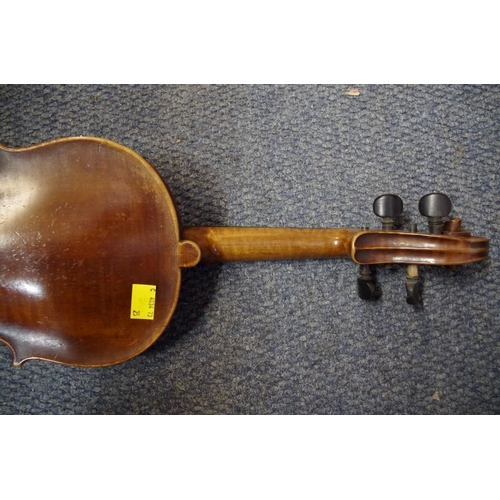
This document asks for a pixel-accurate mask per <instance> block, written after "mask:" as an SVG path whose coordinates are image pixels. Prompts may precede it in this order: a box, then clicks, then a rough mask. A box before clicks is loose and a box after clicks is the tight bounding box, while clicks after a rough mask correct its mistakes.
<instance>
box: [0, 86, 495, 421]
mask: <svg viewBox="0 0 500 500" xmlns="http://www.w3.org/2000/svg"><path fill="white" fill-rule="evenodd" d="M352 87H355V88H356V89H358V91H359V95H349V90H350V89H351V88H352ZM351 94H352V92H351ZM499 120H500V86H378V85H376V86H371V85H334V86H235V85H230V86H132V87H130V86H1V87H0V143H2V144H4V145H7V146H11V147H18V146H28V145H32V144H36V143H39V142H43V141H47V140H50V139H55V138H59V137H66V136H76V135H92V136H98V137H105V138H107V139H111V140H114V141H117V142H119V143H122V144H124V145H126V146H128V147H130V148H132V149H134V150H136V151H137V152H138V153H139V154H141V155H142V156H144V157H145V158H146V159H147V160H148V161H149V162H150V163H152V164H153V165H154V166H155V167H156V168H157V169H158V171H159V172H160V174H161V175H162V176H163V178H164V179H165V181H166V182H167V183H168V184H169V186H170V188H171V191H172V193H173V195H174V197H175V199H176V201H177V204H178V207H179V212H180V215H181V216H182V219H183V222H184V224H185V225H227V226H231V225H235V226H243V225H247V226H276V227H286V226H290V227H338V226H344V227H363V226H370V227H378V226H379V221H378V219H377V218H376V217H375V215H374V214H373V212H372V208H371V205H372V202H373V200H374V198H375V197H376V196H378V195H379V194H382V193H386V192H393V193H395V194H398V195H400V196H401V197H402V198H403V200H404V202H405V218H406V219H407V220H415V221H416V222H417V223H418V224H419V227H420V228H424V226H425V222H424V221H423V220H422V217H421V216H420V215H419V212H418V200H419V199H420V197H421V196H423V195H424V194H426V193H428V192H430V191H433V190H437V191H442V192H445V193H447V194H448V195H449V196H450V197H451V199H452V202H453V206H454V208H453V214H454V215H455V216H459V217H462V218H463V219H464V225H465V226H466V228H467V229H468V230H470V231H472V232H473V233H474V234H477V235H481V236H485V237H489V238H491V251H490V259H488V260H487V261H485V262H483V263H479V264H474V265H470V266H466V267H463V268H461V269H460V270H458V271H450V270H448V269H441V268H433V269H427V270H425V271H424V280H425V281H424V284H425V291H424V304H425V305H424V308H423V309H422V310H415V309H414V308H413V307H411V306H409V305H407V304H406V302H405V291H404V270H403V269H392V268H390V269H389V268H382V269H380V270H379V280H380V282H381V285H382V287H383V296H382V298H381V299H380V300H379V301H378V302H376V303H367V302H363V301H361V300H360V299H359V298H358V296H357V290H356V277H357V272H358V270H357V267H356V265H354V264H353V263H352V262H350V261H348V260H331V261H301V262H296V261H293V262H292V261H286V262H257V263H251V264H249V263H233V264H224V265H214V266H198V267H196V268H193V269H190V270H187V271H186V272H185V273H184V278H183V285H182V290H181V298H180V302H179V305H178V308H177V310H176V313H175V315H174V318H173V320H172V322H171V324H170V325H169V327H168V328H167V330H166V331H165V333H164V334H163V335H162V337H161V338H160V340H159V341H158V342H157V343H156V344H155V345H154V346H153V347H152V348H150V349H149V350H148V351H146V352H145V353H144V354H142V355H141V356H139V357H137V358H135V359H133V360H130V361H128V362H126V363H124V364H121V365H118V366H114V367H109V368H101V369H80V368H71V367H65V366H59V365H55V364H51V363H46V362H39V361H32V362H27V363H26V364H25V365H24V366H23V367H22V368H19V369H18V368H12V367H10V358H11V355H10V351H9V349H8V348H7V347H6V346H3V345H2V344H0V413H2V414H75V413H77V414H497V413H499V412H500V369H499V368H500V321H499V320H500V315H499V308H500V299H499V297H500V295H499V287H500V273H499V270H500V267H499V258H500V254H499V240H498V233H499V227H500V223H499V215H500V214H499V208H500V195H499V181H500V175H499V172H500V121H499Z"/></svg>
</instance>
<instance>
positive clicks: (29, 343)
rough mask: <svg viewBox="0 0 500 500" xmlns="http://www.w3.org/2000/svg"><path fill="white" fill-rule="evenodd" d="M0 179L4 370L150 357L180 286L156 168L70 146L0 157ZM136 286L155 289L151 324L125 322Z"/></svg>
mask: <svg viewBox="0 0 500 500" xmlns="http://www.w3.org/2000/svg"><path fill="white" fill-rule="evenodd" d="M0 177H1V179H2V184H1V189H0V196H1V204H0V336H1V339H2V340H3V341H4V342H5V343H6V344H7V345H9V346H10V347H11V349H12V351H13V355H14V361H13V363H14V364H20V363H22V362H23V361H25V360H27V359H33V358H37V359H45V360H51V361H55V362H59V363H65V364H71V365H79V366H100V365H109V364H114V363H119V362H121V361H124V360H126V359H129V358H131V357H133V356H136V355H137V354H139V353H140V352H142V351H144V350H145V349H146V348H147V347H149V346H150V345H151V344H152V343H153V342H154V341H155V340H156V338H158V336H159V335H160V334H161V333H162V332H163V330H164V328H165V327H166V325H167V323H168V321H169V319H170V317H171V315H172V313H173V311H174V308H175V305H176V302H177V297H178V294H179V287H180V269H179V265H180V264H179V262H178V244H179V229H178V224H177V218H176V213H175V209H174V206H173V203H172V202H171V200H170V196H169V194H168V192H167V189H166V187H165V185H164V184H163V182H162V180H161V179H160V177H159V176H158V175H157V173H156V172H155V171H154V169H153V168H152V167H151V166H150V165H149V164H148V163H147V162H145V161H144V160H143V159H142V158H141V157H139V156H138V155H137V154H136V153H134V152H133V151H131V150H129V149H127V148H124V147H121V146H119V145H117V144H115V143H112V142H110V141H105V140H100V139H79V138H76V139H68V140H58V141H54V142H50V143H46V144H43V145H39V146H36V147H31V148H25V149H21V150H8V149H0ZM192 262H193V260H192V258H188V259H187V263H188V264H189V263H192ZM184 264H186V262H184ZM134 283H135V284H148V285H156V286H157V295H156V305H155V317H154V321H141V320H134V319H131V317H130V306H131V292H132V285H133V284H134Z"/></svg>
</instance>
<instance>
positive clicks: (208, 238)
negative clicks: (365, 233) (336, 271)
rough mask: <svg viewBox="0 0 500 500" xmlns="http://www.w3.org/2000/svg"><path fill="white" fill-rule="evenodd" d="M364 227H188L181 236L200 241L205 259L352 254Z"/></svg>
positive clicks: (312, 256)
mask: <svg viewBox="0 0 500 500" xmlns="http://www.w3.org/2000/svg"><path fill="white" fill-rule="evenodd" d="M361 231H362V230H361V229H299V228H264V227H186V228H184V229H182V230H181V239H182V240H189V241H193V242H194V243H196V244H197V245H198V246H199V247H200V250H201V262H234V261H252V260H282V259H325V258H327V259H331V258H342V257H344V258H345V257H351V244H352V241H353V238H354V236H355V235H356V234H359V233H360V232H361Z"/></svg>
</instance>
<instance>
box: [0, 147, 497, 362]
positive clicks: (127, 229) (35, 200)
mask: <svg viewBox="0 0 500 500" xmlns="http://www.w3.org/2000/svg"><path fill="white" fill-rule="evenodd" d="M0 176H1V179H2V183H1V188H0V200H1V204H0V340H1V341H3V342H4V343H6V344H7V345H8V346H9V347H10V348H11V350H12V352H13V364H14V365H20V364H21V363H23V362H24V361H26V360H28V359H43V360H48V361H54V362H58V363H63V364H68V365H75V366H106V365H112V364H116V363H120V362H123V361H125V360H128V359H130V358H132V357H134V356H137V355H138V354H140V353H141V352H143V351H144V350H146V349H147V348H148V347H149V346H150V345H151V344H152V343H153V342H154V341H155V340H156V339H157V338H158V337H159V336H160V335H161V334H162V332H163V331H164V329H165V328H166V326H167V324H168V322H169V320H170V318H171V316H172V314H173V312H174V309H175V306H176V303H177V298H178V295H179V289H180V270H181V268H183V267H189V266H193V265H196V264H197V263H198V262H199V261H200V259H201V260H202V261H205V262H217V261H218V262H225V261H231V260H256V259H282V258H335V257H350V258H351V259H352V260H353V261H354V262H356V263H358V264H361V265H365V264H381V263H402V264H416V265H417V264H426V265H427V264H428V265H458V264H465V263H469V262H475V261H479V260H483V259H484V258H486V256H487V252H488V240H487V239H485V238H477V237H463V236H450V235H429V234H421V233H407V232H398V231H395V232H389V231H362V230H359V229H268V228H181V227H180V226H179V221H178V217H177V213H176V209H175V206H174V203H173V202H172V199H171V196H170V194H169V191H168V189H167V187H166V185H165V184H164V182H163V181H162V179H161V178H160V176H159V175H158V174H157V172H156V171H155V170H154V168H153V167H152V166H151V165H150V164H149V163H147V162H146V161H145V160H144V159H143V158H141V157H140V156H139V155H138V154H137V153H135V152H133V151H132V150H130V149H128V148H126V147H123V146H121V145H119V144H116V143H114V142H111V141H107V140H104V139H97V138H68V139H60V140H56V141H51V142H47V143H44V144H40V145H37V146H33V147H28V148H22V149H9V148H4V147H0Z"/></svg>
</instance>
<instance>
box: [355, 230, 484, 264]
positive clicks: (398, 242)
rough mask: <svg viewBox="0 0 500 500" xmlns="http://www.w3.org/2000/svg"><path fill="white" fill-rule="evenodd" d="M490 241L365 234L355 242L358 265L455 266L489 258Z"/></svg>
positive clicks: (394, 233)
mask: <svg viewBox="0 0 500 500" xmlns="http://www.w3.org/2000/svg"><path fill="white" fill-rule="evenodd" d="M488 247H489V239H487V238H479V237H475V236H468V237H462V236H450V235H441V234H423V233H408V232H402V231H365V232H362V233H360V234H359V235H357V236H356V237H355V238H354V239H353V242H352V250H351V257H352V260H353V261H354V262H356V263H357V264H405V265H409V264H415V265H431V266H455V265H461V264H469V263H472V262H478V261H481V260H484V259H486V258H487V257H488Z"/></svg>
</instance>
